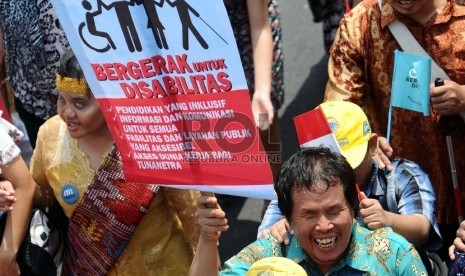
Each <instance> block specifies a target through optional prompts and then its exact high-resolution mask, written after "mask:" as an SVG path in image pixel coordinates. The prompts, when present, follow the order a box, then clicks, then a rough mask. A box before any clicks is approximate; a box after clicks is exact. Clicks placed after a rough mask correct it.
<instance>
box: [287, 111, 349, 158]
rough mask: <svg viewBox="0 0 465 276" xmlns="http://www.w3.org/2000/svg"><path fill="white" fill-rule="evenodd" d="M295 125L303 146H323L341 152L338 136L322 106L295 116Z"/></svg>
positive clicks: (300, 143)
mask: <svg viewBox="0 0 465 276" xmlns="http://www.w3.org/2000/svg"><path fill="white" fill-rule="evenodd" d="M294 125H295V130H296V132H297V137H298V139H299V145H300V147H301V148H310V147H320V146H323V147H327V148H329V149H330V150H331V151H333V152H337V153H341V149H340V148H339V145H338V143H337V140H336V137H334V134H333V132H332V130H331V127H330V126H329V124H328V121H327V119H326V116H325V114H324V113H323V110H322V109H321V108H320V107H317V108H315V109H313V110H310V111H308V112H305V113H303V114H300V115H298V116H296V117H294Z"/></svg>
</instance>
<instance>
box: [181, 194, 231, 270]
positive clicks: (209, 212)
mask: <svg viewBox="0 0 465 276" xmlns="http://www.w3.org/2000/svg"><path fill="white" fill-rule="evenodd" d="M197 208H198V212H197V222H198V224H199V226H200V239H199V243H198V245H197V250H196V252H195V256H194V259H193V261H192V264H191V267H190V270H189V276H210V275H218V268H219V265H220V264H219V258H218V248H217V246H218V239H219V238H220V235H221V232H224V231H226V230H228V228H229V226H228V220H227V219H226V214H225V212H224V211H223V210H221V207H220V206H219V205H218V203H217V199H216V197H214V196H211V195H204V194H203V195H202V196H200V197H199V198H198V200H197Z"/></svg>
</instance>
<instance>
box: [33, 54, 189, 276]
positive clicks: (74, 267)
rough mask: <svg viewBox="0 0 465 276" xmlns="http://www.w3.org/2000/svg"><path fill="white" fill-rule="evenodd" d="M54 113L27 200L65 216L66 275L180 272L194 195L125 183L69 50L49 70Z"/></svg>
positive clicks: (43, 132)
mask: <svg viewBox="0 0 465 276" xmlns="http://www.w3.org/2000/svg"><path fill="white" fill-rule="evenodd" d="M57 88H58V92H59V96H58V114H59V115H58V116H55V117H53V118H51V119H49V120H48V121H47V122H46V123H45V124H44V125H43V126H42V127H41V128H40V130H39V134H38V139H37V147H36V149H35V151H34V154H33V157H32V160H31V171H32V175H33V177H34V179H35V180H36V182H37V189H36V197H35V202H36V204H39V205H41V206H48V205H51V204H53V203H54V202H55V201H57V202H58V203H59V204H60V205H61V207H62V208H63V210H64V213H65V214H66V216H67V217H68V218H69V226H68V230H67V237H66V239H67V243H66V247H65V257H64V260H63V271H64V272H65V274H66V275H76V274H81V275H83V274H88V275H106V274H108V275H116V274H119V275H142V274H147V273H148V274H151V275H186V274H187V271H188V270H189V265H190V263H191V261H192V257H193V253H194V246H195V245H196V243H197V240H198V230H197V225H196V222H195V215H194V214H195V211H196V209H195V200H196V198H197V196H198V195H197V193H194V192H191V191H185V190H176V189H169V188H164V187H158V186H155V185H151V184H143V183H132V182H128V181H126V180H125V176H124V173H123V171H122V162H121V157H120V153H119V151H118V149H117V148H116V146H115V144H114V141H113V137H112V136H111V134H110V131H109V129H108V127H107V125H106V122H105V120H104V117H103V114H102V111H101V110H100V108H99V106H98V103H97V100H96V99H95V98H94V96H93V95H92V93H91V91H90V89H89V87H88V85H87V83H86V81H85V79H84V75H83V73H82V70H81V68H80V66H79V64H78V62H77V60H76V58H75V56H74V54H73V53H72V52H71V51H70V52H67V53H65V54H64V56H63V58H62V61H61V64H60V69H59V71H58V74H57Z"/></svg>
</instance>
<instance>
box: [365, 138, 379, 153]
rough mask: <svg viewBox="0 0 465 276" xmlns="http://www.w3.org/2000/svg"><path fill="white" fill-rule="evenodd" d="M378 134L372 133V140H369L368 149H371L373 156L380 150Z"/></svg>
mask: <svg viewBox="0 0 465 276" xmlns="http://www.w3.org/2000/svg"><path fill="white" fill-rule="evenodd" d="M378 137H379V136H378V134H377V133H372V134H371V137H370V140H368V149H369V150H370V153H371V156H373V155H375V154H376V152H377V150H378Z"/></svg>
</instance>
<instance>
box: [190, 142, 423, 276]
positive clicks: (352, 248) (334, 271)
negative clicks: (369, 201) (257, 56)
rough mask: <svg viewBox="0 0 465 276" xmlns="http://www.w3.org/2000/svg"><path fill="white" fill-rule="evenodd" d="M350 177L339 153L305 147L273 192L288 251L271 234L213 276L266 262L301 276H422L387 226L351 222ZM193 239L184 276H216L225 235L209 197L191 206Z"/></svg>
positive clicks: (354, 200) (409, 250) (408, 248)
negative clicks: (279, 261) (279, 260)
mask: <svg viewBox="0 0 465 276" xmlns="http://www.w3.org/2000/svg"><path fill="white" fill-rule="evenodd" d="M355 182H356V181H355V174H354V172H353V170H352V168H351V167H350V165H349V163H348V162H347V161H346V160H345V158H344V157H342V156H341V155H339V154H335V153H331V152H330V151H329V149H326V148H308V149H304V150H301V151H299V152H298V153H296V154H294V155H293V156H292V157H291V158H290V159H289V160H288V161H287V162H286V163H285V164H284V165H283V167H282V169H281V171H280V174H279V177H278V182H277V183H276V184H275V190H276V193H277V195H278V205H279V208H280V210H281V212H282V213H283V214H284V215H285V216H286V218H287V219H288V221H289V222H290V224H291V226H292V229H293V234H290V236H289V240H290V243H289V245H288V246H281V245H280V244H279V243H278V242H277V241H276V240H275V239H274V238H273V237H272V236H270V237H269V238H262V239H259V240H257V241H255V242H254V243H252V244H250V245H248V246H247V247H245V248H244V249H243V250H242V251H240V252H239V253H238V254H237V255H236V256H234V257H232V258H231V259H230V260H228V261H227V262H226V263H225V266H224V270H222V271H220V272H219V273H220V275H246V273H247V271H248V270H249V269H250V267H251V266H252V264H253V263H254V262H256V261H259V260H261V259H264V258H266V257H273V256H275V257H282V256H284V257H287V258H289V259H292V260H294V261H295V262H296V263H298V264H299V265H300V266H302V267H303V268H304V269H305V271H306V272H307V274H308V275H426V270H425V267H424V266H423V263H422V262H421V260H420V257H419V255H418V253H417V251H416V250H415V249H414V248H413V246H412V245H411V244H410V243H408V242H407V241H406V240H405V239H404V238H403V237H401V236H400V235H398V234H396V233H394V232H393V231H392V229H391V228H379V229H377V230H375V231H371V230H369V229H367V228H364V227H363V226H362V225H360V224H359V223H358V222H357V221H356V220H355V219H354V217H355V214H356V213H357V211H358V210H357V208H358V205H359V200H358V197H357V193H356V189H355ZM198 222H199V224H200V226H201V236H200V240H199V244H198V247H197V253H196V256H195V257H194V261H193V263H192V265H191V270H190V274H189V275H190V276H197V275H198V276H200V275H202V276H205V275H217V274H218V269H217V262H216V260H217V250H216V246H217V241H218V238H219V236H220V234H221V232H222V231H226V230H227V229H228V225H227V220H226V216H225V213H224V212H223V211H222V210H221V208H220V207H219V206H218V205H217V204H216V198H215V197H209V196H202V197H200V198H199V200H198Z"/></svg>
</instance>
